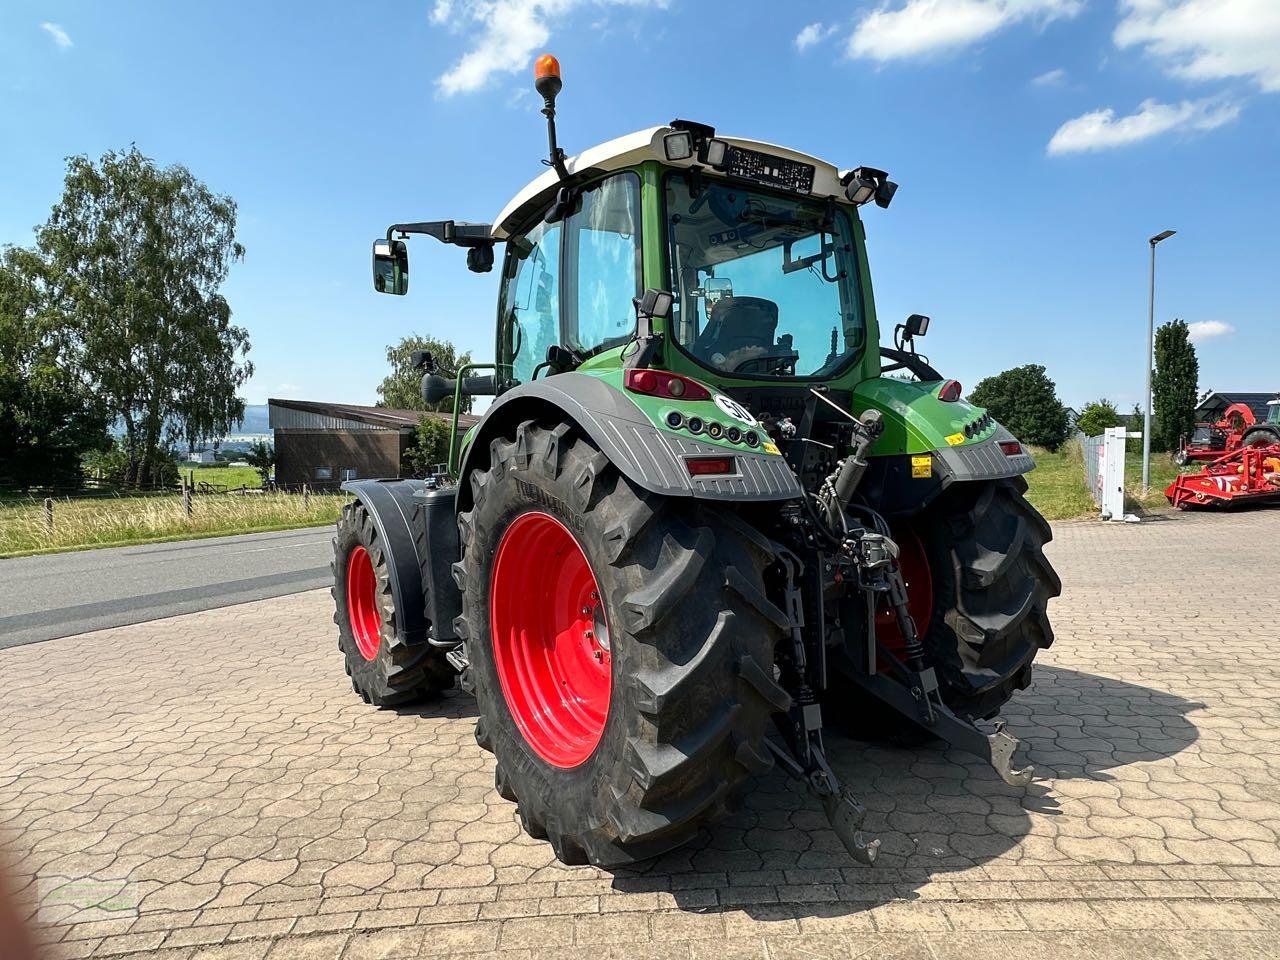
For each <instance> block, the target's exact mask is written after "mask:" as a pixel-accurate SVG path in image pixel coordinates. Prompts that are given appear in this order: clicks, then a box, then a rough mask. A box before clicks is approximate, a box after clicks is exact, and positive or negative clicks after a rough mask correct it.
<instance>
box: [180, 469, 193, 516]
mask: <svg viewBox="0 0 1280 960" xmlns="http://www.w3.org/2000/svg"><path fill="white" fill-rule="evenodd" d="M182 509H183V510H185V511H186V514H187V516H188V517H189V516H191V487H190V486H189V485H188V484H187V478H186V477H183V478H182Z"/></svg>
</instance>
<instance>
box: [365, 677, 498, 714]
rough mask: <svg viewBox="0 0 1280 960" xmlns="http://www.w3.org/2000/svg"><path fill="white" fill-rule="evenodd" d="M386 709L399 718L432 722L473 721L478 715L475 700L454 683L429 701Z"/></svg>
mask: <svg viewBox="0 0 1280 960" xmlns="http://www.w3.org/2000/svg"><path fill="white" fill-rule="evenodd" d="M386 709H387V710H389V711H390V712H392V713H394V714H396V715H397V716H401V717H419V718H424V719H434V720H474V719H475V718H476V717H478V716H479V715H480V711H479V710H478V709H477V707H476V698H475V697H473V696H471V694H469V693H464V692H463V691H462V690H461V689H460V688H459V687H458V685H457V684H456V683H455V684H454V685H453V686H452V687H450V688H449V689H448V690H444V691H442V692H441V693H440V695H439V696H438V697H434V698H432V699H430V700H425V701H421V702H418V703H409V704H405V705H402V706H394V707H387V708H386Z"/></svg>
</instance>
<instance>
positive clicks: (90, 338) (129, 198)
mask: <svg viewBox="0 0 1280 960" xmlns="http://www.w3.org/2000/svg"><path fill="white" fill-rule="evenodd" d="M235 226H236V205H235V201H233V200H232V199H231V198H230V197H225V196H219V195H217V194H215V193H213V192H212V191H211V190H210V189H209V188H208V187H207V186H205V185H204V184H203V183H201V182H200V181H199V180H197V179H196V178H195V177H194V176H193V175H192V174H191V172H190V171H189V170H188V169H187V168H186V167H183V166H178V165H175V166H171V167H164V168H161V167H159V166H157V165H156V163H155V162H154V161H153V160H151V159H149V158H148V157H145V156H143V154H142V153H141V152H140V151H139V150H138V149H137V147H131V148H130V149H129V150H127V151H120V152H116V151H112V152H109V153H106V154H104V155H103V156H102V158H101V159H100V160H97V161H93V160H90V159H89V158H87V157H83V156H77V157H71V158H70V159H69V160H68V161H67V175H66V182H65V185H64V188H63V193H62V198H61V199H60V200H59V201H58V202H57V204H55V206H54V208H53V212H52V213H51V215H50V217H49V220H48V222H47V223H46V224H45V225H44V226H43V227H41V228H39V230H38V231H37V234H36V249H37V252H38V253H39V255H40V257H41V259H42V260H43V262H44V269H45V277H46V282H47V293H48V298H49V309H50V310H51V311H53V312H54V313H56V314H57V315H59V317H60V323H59V327H60V329H61V330H62V331H63V336H64V345H65V348H66V350H67V359H68V360H69V362H71V363H72V364H73V365H74V368H75V369H76V370H77V371H79V373H80V376H81V378H82V382H83V383H84V384H85V385H86V386H88V388H89V389H90V390H91V391H92V392H93V394H94V395H95V396H97V397H99V398H101V400H102V402H103V403H104V404H105V406H106V407H107V410H108V411H109V413H110V415H111V416H112V417H113V418H114V419H116V420H118V421H119V422H120V423H121V424H122V426H123V430H124V451H125V457H126V461H127V465H126V469H125V474H124V478H123V479H124V482H125V483H126V484H134V483H137V482H138V481H139V478H142V477H146V476H148V475H150V474H152V473H153V472H154V471H153V470H152V465H153V463H152V462H153V461H155V460H158V459H164V458H165V457H166V456H167V451H168V449H169V448H170V447H171V446H172V445H173V443H174V442H175V441H177V440H184V441H186V442H188V443H192V442H198V441H201V440H206V439H209V438H212V437H216V436H221V435H223V434H225V433H227V432H228V431H229V430H230V429H231V428H232V427H233V425H234V424H236V423H238V422H239V421H240V420H241V419H242V418H243V416H244V401H243V400H241V399H240V398H239V397H237V396H236V391H237V390H238V389H239V388H240V386H242V385H243V384H244V382H245V381H246V380H247V379H248V378H249V376H250V375H252V373H253V366H252V364H250V363H249V362H248V361H247V360H245V359H244V355H245V354H246V353H247V352H248V350H249V336H248V333H247V332H246V331H245V330H244V329H243V328H241V327H237V326H234V325H233V324H232V323H231V307H230V306H229V305H228V303H227V301H226V299H225V298H224V297H223V296H222V294H221V293H219V288H220V287H221V286H222V283H223V281H224V280H226V277H227V273H228V270H229V269H230V266H231V264H232V263H233V262H235V261H236V260H239V259H241V258H242V257H243V256H244V248H243V247H242V246H241V245H240V244H239V243H238V242H237V241H236V239H235Z"/></svg>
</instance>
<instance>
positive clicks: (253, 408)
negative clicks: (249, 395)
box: [231, 403, 271, 437]
mask: <svg viewBox="0 0 1280 960" xmlns="http://www.w3.org/2000/svg"><path fill="white" fill-rule="evenodd" d="M270 432H271V417H270V415H269V414H268V412H267V405H266V404H265V403H251V404H249V405H248V406H246V407H245V408H244V421H243V422H242V423H241V424H240V426H239V427H238V428H237V429H235V430H232V431H231V436H233V437H235V436H239V435H240V434H246V433H270Z"/></svg>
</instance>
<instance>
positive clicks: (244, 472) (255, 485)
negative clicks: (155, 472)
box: [181, 465, 262, 490]
mask: <svg viewBox="0 0 1280 960" xmlns="http://www.w3.org/2000/svg"><path fill="white" fill-rule="evenodd" d="M181 472H182V475H183V476H184V477H185V476H187V475H188V474H190V473H192V472H194V473H195V479H196V483H201V482H203V483H215V484H218V485H219V486H223V487H226V488H227V489H228V490H231V489H239V488H240V487H248V488H249V489H250V490H257V489H259V488H260V487H261V486H262V477H260V476H259V475H258V471H257V470H255V469H254V468H253V467H210V466H204V465H201V466H198V467H183V468H182V471H181Z"/></svg>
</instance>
